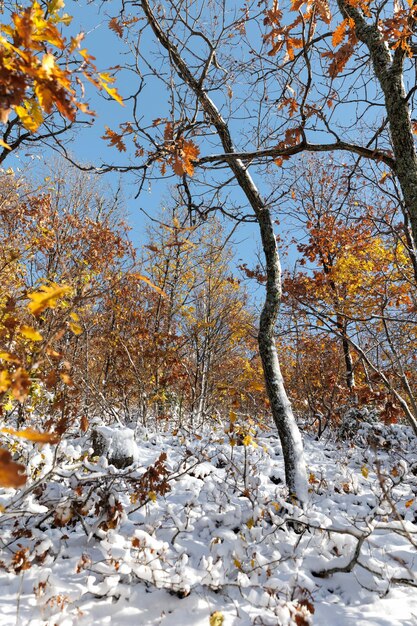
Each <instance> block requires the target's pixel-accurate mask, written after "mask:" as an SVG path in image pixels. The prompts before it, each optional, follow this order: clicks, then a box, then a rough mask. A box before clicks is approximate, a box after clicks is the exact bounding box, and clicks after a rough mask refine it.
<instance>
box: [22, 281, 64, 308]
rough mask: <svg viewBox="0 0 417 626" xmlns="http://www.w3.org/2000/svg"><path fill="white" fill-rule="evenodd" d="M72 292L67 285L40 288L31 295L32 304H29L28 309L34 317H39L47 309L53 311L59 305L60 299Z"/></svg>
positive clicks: (53, 284)
mask: <svg viewBox="0 0 417 626" xmlns="http://www.w3.org/2000/svg"><path fill="white" fill-rule="evenodd" d="M70 291H71V288H70V287H67V286H65V285H57V284H56V283H51V284H50V285H44V286H43V287H40V289H39V290H38V291H34V292H33V293H30V294H29V298H30V299H31V300H32V302H30V303H29V304H28V309H29V311H30V312H31V313H33V315H39V314H40V313H42V312H43V311H45V309H48V308H50V309H53V308H54V307H55V306H56V304H57V300H58V298H61V297H62V296H64V295H65V294H67V293H69V292H70Z"/></svg>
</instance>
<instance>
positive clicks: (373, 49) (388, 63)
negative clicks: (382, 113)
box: [338, 0, 417, 279]
mask: <svg viewBox="0 0 417 626" xmlns="http://www.w3.org/2000/svg"><path fill="white" fill-rule="evenodd" d="M338 5H339V9H340V11H341V13H342V15H343V17H348V18H351V19H353V20H354V22H355V32H356V36H357V38H358V39H359V41H362V43H364V44H365V45H366V47H367V48H368V50H369V53H370V57H371V61H372V66H373V69H374V72H375V76H376V78H377V80H378V82H379V85H380V87H381V89H382V92H383V94H384V99H385V107H386V111H387V118H388V125H389V130H390V135H391V144H392V148H393V152H394V156H395V165H394V170H395V174H396V176H397V178H398V182H399V184H400V187H401V192H402V195H403V200H404V212H405V213H406V218H407V219H406V221H408V220H409V222H410V226H411V233H412V238H413V250H412V251H411V255H412V256H414V257H415V256H416V249H417V152H416V148H415V144H414V136H413V129H412V126H411V118H410V109H409V104H408V99H407V97H406V92H405V88H404V80H403V66H404V59H405V57H406V51H405V50H404V49H402V48H401V46H399V47H398V48H397V49H396V50H395V51H391V50H390V49H389V46H388V42H387V41H386V40H384V36H383V34H382V32H380V30H379V28H378V25H377V24H369V23H368V22H367V21H366V19H365V17H364V15H363V13H362V11H361V10H360V9H358V8H356V7H355V6H354V5H353V3H352V4H351V3H350V2H349V3H348V2H347V0H338ZM414 270H416V267H415V266H414ZM416 279H417V275H416Z"/></svg>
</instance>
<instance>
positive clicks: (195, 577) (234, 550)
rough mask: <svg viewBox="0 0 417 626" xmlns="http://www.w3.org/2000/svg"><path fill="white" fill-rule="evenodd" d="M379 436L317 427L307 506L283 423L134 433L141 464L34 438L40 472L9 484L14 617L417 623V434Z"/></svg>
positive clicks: (29, 451)
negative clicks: (231, 436)
mask: <svg viewBox="0 0 417 626" xmlns="http://www.w3.org/2000/svg"><path fill="white" fill-rule="evenodd" d="M111 430H112V431H114V430H115V429H113V428H112V429H111ZM130 432H133V431H130ZM370 434H374V426H373V425H370V424H369V425H365V426H364V427H363V429H362V431H361V432H358V433H357V434H356V435H355V437H354V438H355V446H353V445H352V441H349V442H335V441H333V440H325V439H322V440H320V441H315V440H314V438H313V437H311V436H308V435H306V436H305V437H304V446H305V454H306V460H307V466H308V478H309V493H308V499H307V503H306V505H305V508H304V509H303V510H301V509H300V508H299V507H298V506H296V505H294V504H289V503H288V502H287V501H286V495H287V494H286V491H285V485H284V483H283V481H281V482H280V481H278V478H279V477H283V476H284V467H283V459H282V454H281V451H280V447H279V445H278V443H277V438H276V436H275V434H274V433H273V432H271V433H264V434H263V435H260V436H258V438H257V440H256V443H257V445H256V446H254V445H250V446H247V447H246V448H245V447H244V446H234V447H231V446H230V444H229V443H228V440H227V437H224V433H222V431H220V430H219V431H218V432H212V433H209V432H205V433H200V434H199V436H198V437H193V436H192V435H190V434H189V433H185V432H184V433H182V432H177V433H175V435H174V434H172V433H169V432H166V433H165V432H164V433H149V432H146V431H141V432H139V433H138V440H137V443H135V442H134V441H133V439H132V436H131V434H129V437H127V436H125V435H124V434H122V435H121V437H120V440H123V441H124V442H125V441H126V440H127V441H130V442H132V443H133V444H134V446H135V448H136V452H135V454H136V453H137V456H136V457H135V458H136V460H137V461H140V462H137V463H135V465H132V466H131V467H128V468H124V469H120V470H117V469H116V468H114V467H113V466H108V463H107V460H106V459H104V458H103V457H102V458H97V457H89V458H87V457H86V456H85V451H87V450H88V447H89V444H88V441H87V440H85V439H78V440H71V442H69V441H68V442H67V441H63V442H62V443H61V444H60V446H59V449H58V451H57V454H55V452H56V449H55V448H53V447H50V446H44V447H43V448H41V449H39V450H38V449H37V448H36V446H35V445H33V444H31V443H29V442H22V444H21V445H22V446H23V447H24V454H25V455H27V456H28V457H29V467H30V468H31V470H32V472H33V479H32V482H30V483H28V485H27V486H25V488H24V489H23V490H22V491H20V492H15V491H14V490H11V489H7V490H6V489H4V490H0V501H1V504H2V507H3V508H4V511H3V512H2V514H1V522H2V526H1V528H2V532H1V536H0V552H1V554H0V561H1V563H0V588H1V590H2V594H1V615H0V624H1V626H9V625H10V626H11V625H12V624H13V625H15V624H21V625H26V624H28V625H30V626H41V625H50V626H53V625H54V624H59V626H73V625H75V624H77V626H87V625H89V624H100V625H101V624H104V625H106V624H109V625H110V624H111V625H112V626H136V625H139V624H140V626H156V625H158V626H159V625H161V626H174V625H175V626H178V624H180V625H181V626H187V625H190V626H208V624H209V618H210V615H211V614H212V613H213V612H215V611H220V612H221V613H222V614H223V616H224V626H232V625H233V626H235V625H236V626H250V625H252V624H253V625H255V624H270V625H271V626H286V625H288V626H294V624H296V623H298V624H301V625H302V626H308V625H309V624H317V625H318V626H327V625H328V626H334V625H335V624H337V626H350V625H353V624H355V626H356V625H359V626H388V625H389V626H400V625H401V626H404V625H405V626H411V625H412V624H413V625H414V624H416V623H417V608H416V607H417V605H416V602H415V594H416V589H415V587H416V586H417V523H416V522H417V471H416V468H417V442H416V441H415V437H414V436H413V435H412V433H411V431H410V430H409V429H408V428H406V427H401V426H392V427H389V428H388V427H387V428H386V429H385V430H380V432H379V435H378V436H379V437H380V438H381V442H382V443H383V445H382V443H381V447H377V448H376V447H375V437H374V436H373V437H370ZM116 439H117V436H116ZM113 441H114V436H113ZM123 445H125V444H123ZM129 445H130V444H129ZM131 449H132V448H130V450H131ZM162 452H163V453H164V454H166V459H164V457H161V458H160V455H161V453H162ZM55 457H56V459H55ZM34 459H36V460H37V463H38V465H37V466H36V464H35V463H34ZM54 459H55V460H54ZM158 459H160V461H161V459H162V461H161V462H162V463H163V465H164V466H165V468H166V472H167V477H166V478H167V483H166V484H167V485H168V488H167V489H166V490H165V493H163V494H162V495H161V494H160V493H158V489H159V487H158V485H159V484H162V483H163V480H164V479H163V476H160V477H159V478H156V479H155V476H153V475H152V473H151V474H149V472H148V473H147V471H146V470H147V468H148V467H151V466H153V465H154V464H155V463H156V462H157V460H158ZM42 476H44V477H45V479H44V481H43V482H42V481H40V477H42ZM150 476H151V478H149V477H150ZM151 479H152V481H153V482H152V484H151V483H150V482H149V480H151ZM158 481H159V483H158ZM40 484H41V486H40ZM165 486H166V485H165ZM163 491H164V490H163ZM359 540H360V541H361V542H363V543H362V545H361V550H360V553H359V556H358V555H357V559H356V561H355V563H354V565H352V567H351V569H350V571H348V570H349V568H348V567H346V566H348V565H349V564H352V558H353V557H354V555H355V550H356V547H357V545H358V541H359ZM335 568H336V569H337V568H339V571H334V570H335ZM343 568H345V571H343ZM329 569H332V570H333V572H332V573H330V575H328V576H326V570H329ZM404 581H406V582H408V584H404ZM313 610H314V613H313ZM296 620H297V621H296Z"/></svg>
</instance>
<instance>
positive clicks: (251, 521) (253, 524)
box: [246, 517, 255, 530]
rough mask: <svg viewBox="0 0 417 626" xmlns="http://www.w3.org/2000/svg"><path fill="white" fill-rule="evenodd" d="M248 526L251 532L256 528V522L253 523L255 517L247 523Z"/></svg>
mask: <svg viewBox="0 0 417 626" xmlns="http://www.w3.org/2000/svg"><path fill="white" fill-rule="evenodd" d="M246 526H247V527H248V528H249V530H250V529H251V528H253V527H254V526H255V522H254V521H253V517H251V518H250V519H248V521H247V522H246Z"/></svg>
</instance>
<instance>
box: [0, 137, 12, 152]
mask: <svg viewBox="0 0 417 626" xmlns="http://www.w3.org/2000/svg"><path fill="white" fill-rule="evenodd" d="M0 146H1V147H2V148H6V150H11V149H12V147H11V146H9V144H8V143H6V142H5V141H3V139H0Z"/></svg>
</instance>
